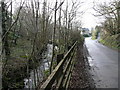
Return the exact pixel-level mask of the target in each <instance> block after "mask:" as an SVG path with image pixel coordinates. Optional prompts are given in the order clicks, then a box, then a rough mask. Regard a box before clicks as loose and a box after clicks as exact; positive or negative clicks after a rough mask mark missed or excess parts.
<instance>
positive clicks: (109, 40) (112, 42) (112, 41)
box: [99, 34, 120, 49]
mask: <svg viewBox="0 0 120 90" xmlns="http://www.w3.org/2000/svg"><path fill="white" fill-rule="evenodd" d="M119 36H120V35H119V34H117V35H112V36H110V35H106V37H104V38H102V39H100V40H99V42H100V43H102V44H104V45H106V46H108V47H110V48H113V49H120V44H119V41H120V40H119Z"/></svg>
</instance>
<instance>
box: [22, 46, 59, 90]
mask: <svg viewBox="0 0 120 90" xmlns="http://www.w3.org/2000/svg"><path fill="white" fill-rule="evenodd" d="M52 48H53V45H52V44H48V45H47V51H46V52H45V53H44V54H43V55H42V57H43V58H42V62H41V65H40V66H38V67H37V69H36V71H34V70H32V71H31V72H30V77H29V78H25V79H24V84H25V87H24V88H30V89H31V90H33V88H35V83H36V85H37V84H38V80H39V82H40V81H41V82H42V80H43V78H44V71H45V70H48V69H49V66H50V61H51V58H52ZM55 49H56V50H58V47H57V46H55ZM34 72H35V73H34ZM36 72H37V73H36ZM34 77H35V78H34ZM35 81H36V82H35Z"/></svg>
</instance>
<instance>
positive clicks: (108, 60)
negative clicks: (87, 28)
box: [85, 38, 118, 88]
mask: <svg viewBox="0 0 120 90" xmlns="http://www.w3.org/2000/svg"><path fill="white" fill-rule="evenodd" d="M85 45H86V47H87V50H88V60H89V64H90V66H91V69H90V73H91V74H92V78H93V79H94V82H95V86H96V88H118V51H116V50H113V49H110V48H108V47H106V46H104V45H102V44H100V43H98V41H97V40H92V39H91V38H86V39H85Z"/></svg>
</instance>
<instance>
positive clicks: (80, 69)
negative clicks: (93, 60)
mask: <svg viewBox="0 0 120 90" xmlns="http://www.w3.org/2000/svg"><path fill="white" fill-rule="evenodd" d="M84 55H85V52H84V48H83V45H78V46H77V52H76V59H75V65H74V69H73V72H72V76H71V80H70V84H69V89H82V90H95V86H94V81H93V79H92V78H91V76H90V74H89V72H88V70H89V68H90V67H89V64H88V63H87V60H86V58H85V56H84Z"/></svg>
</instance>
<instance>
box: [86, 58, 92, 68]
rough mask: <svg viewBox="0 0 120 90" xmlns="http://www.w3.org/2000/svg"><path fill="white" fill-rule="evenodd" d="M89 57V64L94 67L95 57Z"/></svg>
mask: <svg viewBox="0 0 120 90" xmlns="http://www.w3.org/2000/svg"><path fill="white" fill-rule="evenodd" d="M87 58H88V62H89V65H90V66H91V67H92V66H94V62H93V59H92V58H91V57H87Z"/></svg>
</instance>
